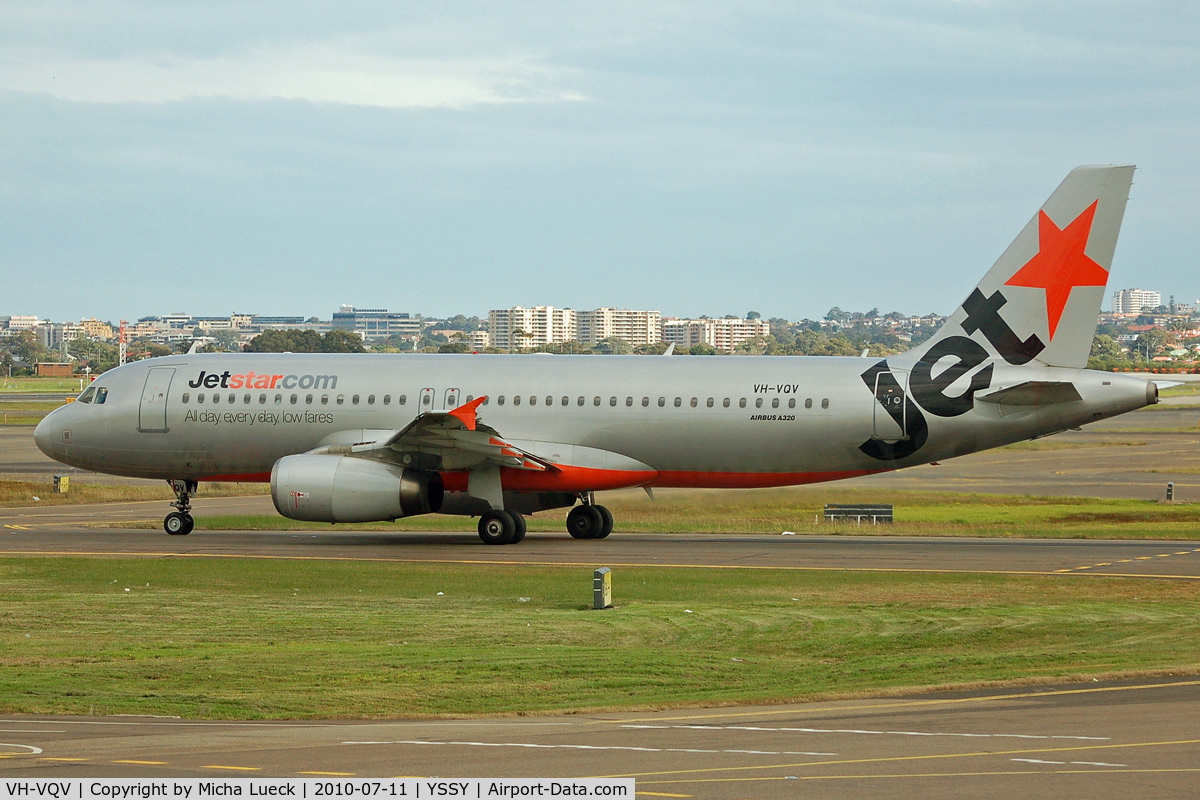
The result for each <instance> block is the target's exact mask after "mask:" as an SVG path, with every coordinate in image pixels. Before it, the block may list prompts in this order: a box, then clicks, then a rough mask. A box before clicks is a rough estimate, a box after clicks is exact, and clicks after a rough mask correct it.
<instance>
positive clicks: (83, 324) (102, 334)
mask: <svg viewBox="0 0 1200 800" xmlns="http://www.w3.org/2000/svg"><path fill="white" fill-rule="evenodd" d="M79 327H80V328H82V329H83V332H84V335H86V336H87V337H88V338H89V339H96V340H97V341H102V342H107V341H111V340H112V338H113V329H112V325H109V324H108V323H107V322H101V321H100V320H98V319H96V318H95V317H87V318H85V319H82V320H80V321H79Z"/></svg>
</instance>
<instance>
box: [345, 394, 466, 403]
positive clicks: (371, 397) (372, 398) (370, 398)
mask: <svg viewBox="0 0 1200 800" xmlns="http://www.w3.org/2000/svg"><path fill="white" fill-rule="evenodd" d="M467 399H468V400H469V399H470V398H467ZM367 405H369V406H373V405H375V395H373V394H369V395H367Z"/></svg>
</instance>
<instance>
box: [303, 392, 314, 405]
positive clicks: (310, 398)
mask: <svg viewBox="0 0 1200 800" xmlns="http://www.w3.org/2000/svg"><path fill="white" fill-rule="evenodd" d="M312 401H313V396H312V395H311V394H308V395H305V396H304V404H305V405H308V406H311V405H312Z"/></svg>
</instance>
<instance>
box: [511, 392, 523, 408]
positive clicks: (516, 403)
mask: <svg viewBox="0 0 1200 800" xmlns="http://www.w3.org/2000/svg"><path fill="white" fill-rule="evenodd" d="M513 405H514V406H519V405H521V395H519V394H514V395H513Z"/></svg>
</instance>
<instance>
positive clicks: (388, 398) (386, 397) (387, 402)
mask: <svg viewBox="0 0 1200 800" xmlns="http://www.w3.org/2000/svg"><path fill="white" fill-rule="evenodd" d="M383 404H384V405H385V406H390V405H391V404H392V396H391V395H390V394H385V395H384V396H383Z"/></svg>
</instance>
